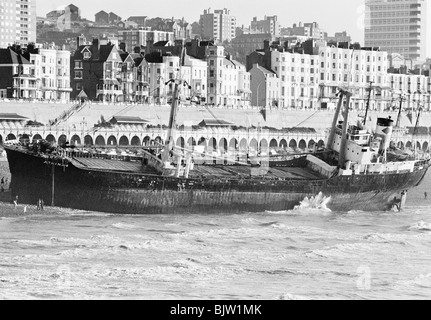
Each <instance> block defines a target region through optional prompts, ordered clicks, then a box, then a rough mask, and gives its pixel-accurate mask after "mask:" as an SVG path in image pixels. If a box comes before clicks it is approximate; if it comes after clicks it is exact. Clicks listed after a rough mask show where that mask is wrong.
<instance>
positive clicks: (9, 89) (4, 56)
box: [0, 48, 38, 99]
mask: <svg viewBox="0 0 431 320" xmlns="http://www.w3.org/2000/svg"><path fill="white" fill-rule="evenodd" d="M37 82H38V78H37V77H36V75H35V66H34V65H33V64H32V63H31V62H30V61H29V60H28V59H26V58H24V57H23V56H22V55H21V54H19V53H17V52H15V51H14V50H12V48H7V49H0V98H1V99H36V98H37V92H38V86H37Z"/></svg>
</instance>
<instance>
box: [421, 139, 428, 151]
mask: <svg viewBox="0 0 431 320" xmlns="http://www.w3.org/2000/svg"><path fill="white" fill-rule="evenodd" d="M422 150H423V151H425V152H428V151H429V143H428V142H427V141H425V142H424V144H423V146H422Z"/></svg>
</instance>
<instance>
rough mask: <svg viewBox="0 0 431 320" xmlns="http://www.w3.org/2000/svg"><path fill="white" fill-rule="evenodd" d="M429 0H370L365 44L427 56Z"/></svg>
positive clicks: (418, 58) (417, 58)
mask: <svg viewBox="0 0 431 320" xmlns="http://www.w3.org/2000/svg"><path fill="white" fill-rule="evenodd" d="M427 2H428V0H366V8H367V14H366V23H365V46H367V47H380V48H381V50H382V51H386V52H388V53H390V54H391V53H400V54H402V55H403V56H404V57H405V58H406V59H411V60H412V61H413V62H414V63H419V62H424V61H425V59H426V42H427V41H426V39H427V38H426V37H427V18H428V17H427V14H428V13H427Z"/></svg>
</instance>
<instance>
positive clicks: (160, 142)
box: [154, 136, 163, 146]
mask: <svg viewBox="0 0 431 320" xmlns="http://www.w3.org/2000/svg"><path fill="white" fill-rule="evenodd" d="M154 141H155V142H156V145H157V146H160V145H162V144H163V139H162V138H161V137H160V136H157V137H156V139H154Z"/></svg>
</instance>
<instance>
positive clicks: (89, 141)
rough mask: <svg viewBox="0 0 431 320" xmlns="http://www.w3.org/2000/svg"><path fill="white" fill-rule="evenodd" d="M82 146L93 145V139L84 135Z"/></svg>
mask: <svg viewBox="0 0 431 320" xmlns="http://www.w3.org/2000/svg"><path fill="white" fill-rule="evenodd" d="M84 145H86V146H92V145H93V138H92V137H91V136H89V135H86V136H85V137H84Z"/></svg>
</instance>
